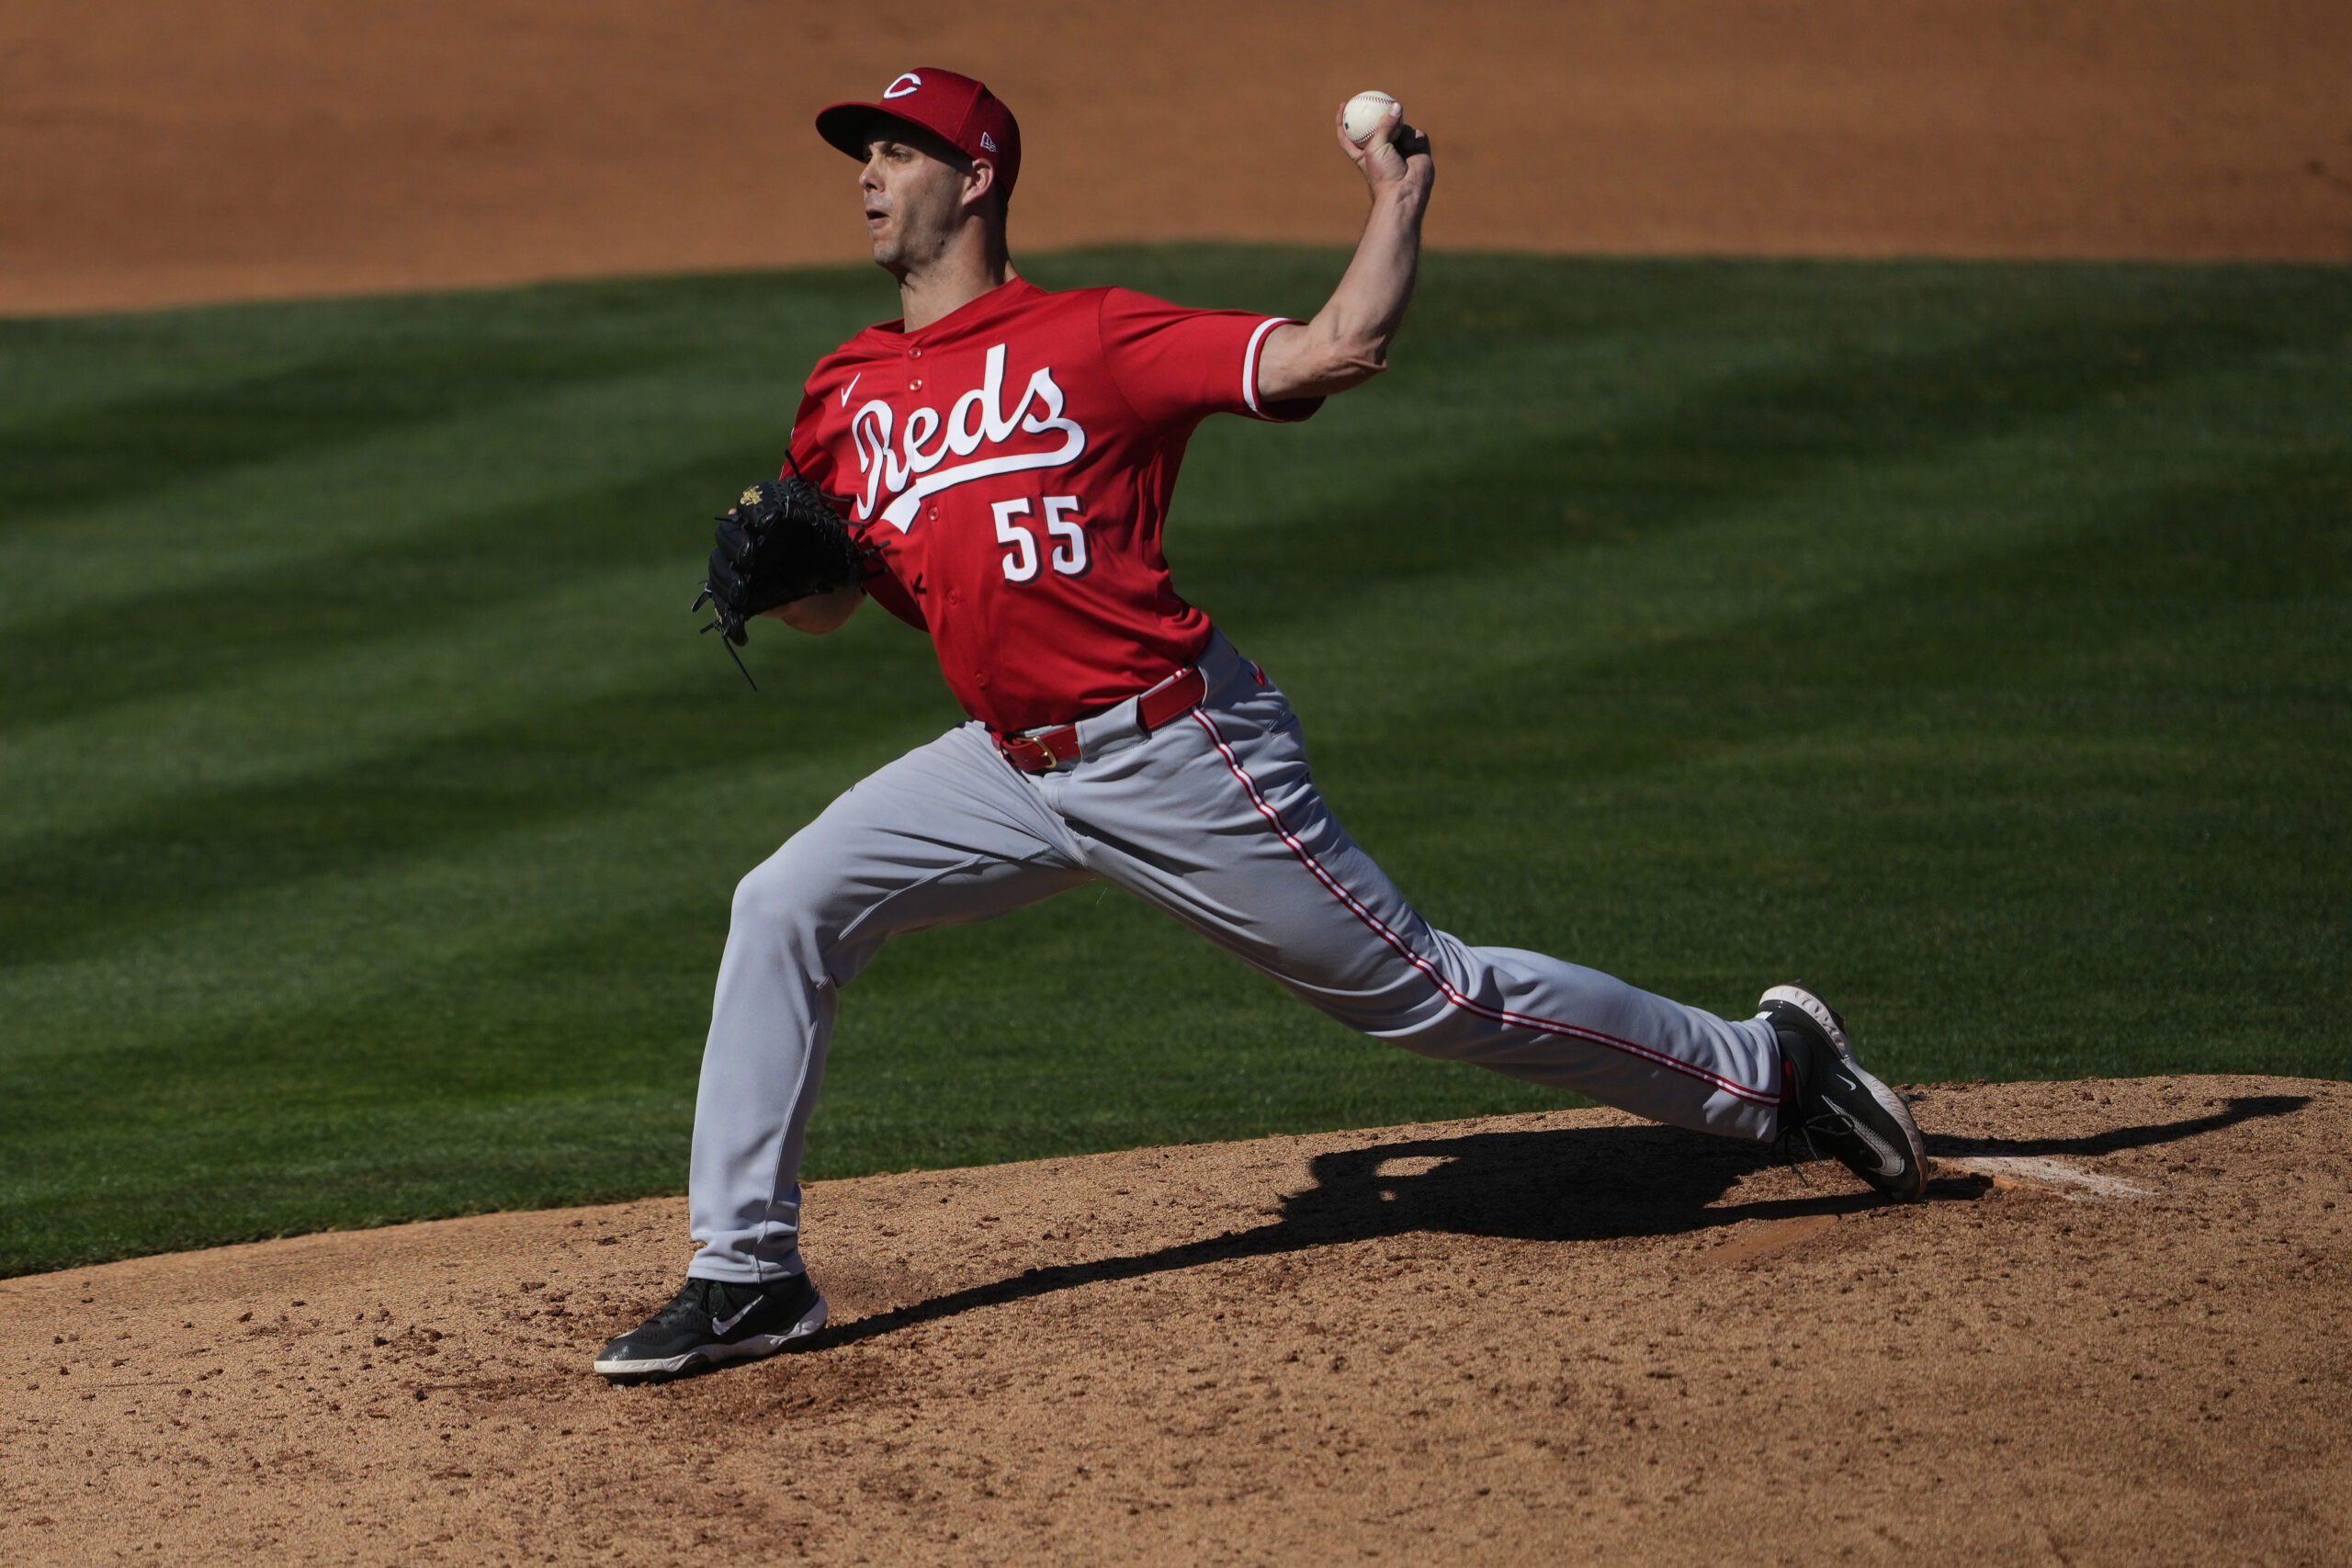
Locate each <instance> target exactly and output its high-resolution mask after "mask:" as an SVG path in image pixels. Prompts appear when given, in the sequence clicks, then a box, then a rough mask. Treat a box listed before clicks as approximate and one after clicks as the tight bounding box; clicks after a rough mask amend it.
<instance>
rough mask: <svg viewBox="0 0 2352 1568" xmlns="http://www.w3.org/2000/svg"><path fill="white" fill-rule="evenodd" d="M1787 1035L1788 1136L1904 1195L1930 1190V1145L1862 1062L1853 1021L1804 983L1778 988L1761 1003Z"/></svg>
mask: <svg viewBox="0 0 2352 1568" xmlns="http://www.w3.org/2000/svg"><path fill="white" fill-rule="evenodd" d="M1757 1010H1758V1015H1759V1016H1760V1017H1763V1018H1765V1019H1769V1020H1770V1021H1771V1024H1772V1032H1774V1033H1775V1034H1778V1035H1779V1036H1780V1038H1781V1068H1782V1070H1783V1072H1784V1073H1785V1074H1786V1076H1787V1081H1788V1086H1789V1088H1788V1096H1787V1099H1786V1100H1783V1101H1782V1102H1781V1126H1782V1134H1781V1135H1782V1136H1783V1137H1786V1138H1788V1139H1790V1140H1791V1141H1792V1143H1793V1144H1795V1145H1798V1146H1800V1147H1804V1148H1808V1149H1810V1150H1812V1151H1813V1153H1814V1155H1815V1157H1816V1158H1817V1157H1819V1156H1822V1155H1828V1156H1833V1157H1834V1158H1836V1159H1838V1160H1840V1161H1842V1162H1843V1163H1844V1164H1845V1166H1846V1168H1848V1169H1849V1170H1851V1171H1852V1172H1853V1173H1854V1174H1855V1175H1856V1176H1859V1177H1860V1178H1861V1179H1863V1180H1864V1181H1867V1182H1869V1183H1870V1184H1871V1186H1872V1187H1875V1188H1877V1189H1878V1190H1880V1191H1882V1192H1883V1193H1885V1194H1886V1195H1887V1196H1888V1197H1890V1198H1893V1199H1895V1200H1896V1201H1902V1202H1909V1201H1914V1200H1917V1199H1919V1198H1924V1197H1926V1196H1927V1192H1928V1149H1927V1145H1925V1144H1923V1143H1921V1142H1920V1140H1919V1124H1918V1123H1917V1122H1914V1121H1912V1120H1911V1112H1910V1111H1909V1110H1908V1109H1906V1108H1905V1105H1904V1103H1903V1100H1902V1099H1901V1098H1900V1097H1899V1096H1897V1095H1896V1094H1895V1092H1894V1090H1893V1089H1889V1088H1887V1087H1886V1086H1885V1085H1884V1084H1883V1083H1881V1082H1879V1081H1878V1079H1876V1078H1874V1077H1871V1075H1870V1074H1868V1073H1866V1072H1864V1071H1862V1068H1861V1064H1860V1063H1859V1062H1857V1061H1855V1060H1854V1048H1853V1047H1852V1046H1851V1045H1850V1044H1849V1043H1847V1040H1846V1021H1845V1020H1844V1019H1842V1018H1840V1017H1838V1014H1837V1012H1836V1011H1835V1010H1832V1009H1831V1007H1830V1006H1829V1004H1828V1003H1827V1002H1825V1001H1823V1000H1822V999H1821V998H1819V997H1816V996H1815V995H1814V994H1813V993H1812V992H1811V991H1808V990H1806V989H1805V988H1804V987H1802V986H1775V987H1772V988H1771V989H1770V990H1769V991H1767V992H1765V993H1764V996H1763V999H1762V1000H1760V1001H1758V1003H1757Z"/></svg>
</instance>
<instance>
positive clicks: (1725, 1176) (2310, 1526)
mask: <svg viewBox="0 0 2352 1568" xmlns="http://www.w3.org/2000/svg"><path fill="white" fill-rule="evenodd" d="M1917 1107H1918V1111H1919V1115H1920V1119H1921V1121H1922V1122H1923V1123H1924V1124H1925V1125H1926V1126H1927V1128H1928V1131H1929V1134H1930V1137H1931V1144H1932V1146H1933V1147H1934V1149H1935V1151H1936V1152H1937V1154H1938V1155H1939V1159H1940V1161H1941V1169H1940V1173H1939V1178H1938V1179H1937V1180H1936V1182H1935V1184H1934V1188H1933V1191H1932V1199H1931V1201H1929V1202H1928V1203H1926V1204H1924V1205H1919V1206H1914V1207H1908V1208H1889V1207H1884V1206H1882V1205H1880V1204H1878V1203H1876V1202H1875V1201H1871V1200H1869V1199H1868V1198H1867V1197H1865V1196H1864V1195H1863V1194H1861V1193H1860V1190H1859V1189H1858V1187H1857V1185H1856V1184H1855V1183H1853V1182H1851V1181H1850V1180H1849V1179H1846V1178H1845V1177H1844V1175H1843V1173H1842V1172H1838V1171H1835V1170H1834V1168H1824V1167H1819V1166H1815V1167H1810V1168H1806V1169H1805V1170H1804V1172H1802V1173H1800V1172H1795V1171H1792V1170H1790V1169H1788V1168H1781V1167H1777V1166H1774V1165H1772V1164H1770V1162H1769V1161H1768V1160H1766V1159H1765V1158H1763V1157H1762V1156H1760V1155H1758V1153H1757V1152H1755V1151H1754V1150H1752V1149H1751V1148H1749V1147H1747V1146H1745V1145H1732V1144H1728V1143H1719V1142H1715V1141H1713V1140H1708V1139H1703V1138H1700V1137H1696V1136H1693V1135H1690V1134H1679V1133H1673V1132H1668V1131H1665V1130H1661V1129H1658V1128H1654V1127H1649V1126H1645V1125H1643V1124H1640V1123H1637V1122H1631V1121H1629V1120H1628V1119H1626V1118H1624V1117H1622V1116H1619V1115H1617V1114H1615V1113H1612V1112H1606V1111H1573V1112H1561V1113H1556V1114H1551V1115H1540V1116H1527V1117H1515V1118H1508V1119H1502V1120H1497V1121H1490V1122H1464V1123H1447V1124H1440V1125H1432V1126H1423V1127H1408V1128H1400V1129H1393V1130H1389V1131H1385V1132H1375V1133H1358V1134H1330V1135H1327V1136H1317V1137H1304V1138H1278V1139H1272V1140H1269V1141H1266V1142H1261V1143H1250V1144H1228V1145H1204V1146H1193V1147H1184V1148H1172V1149H1151V1150H1143V1151H1138V1152H1136V1153H1132V1154H1121V1155H1106V1156H1098V1157H1094V1158H1088V1159H1070V1160H1057V1161H1049V1162H1043V1163H1038V1164H1033V1165H1020V1166H1005V1167H999V1168H991V1169H984V1170H963V1171H944V1172H932V1173H919V1174H910V1175H899V1176H883V1177H873V1178H868V1179H862V1180H856V1181H838V1182H828V1183H823V1184H820V1185H819V1186H816V1187H814V1188H813V1189H812V1190H811V1194H810V1210H811V1219H812V1224H814V1226H815V1227H816V1229H815V1235H816V1238H817V1239H816V1240H815V1242H814V1243H813V1244H812V1247H811V1256H812V1259H813V1263H814V1267H815V1269H816V1271H817V1275H818V1278H819V1279H820V1281H821V1282H822V1283H823V1284H824V1285H825V1286H826V1288H827V1289H828V1291H829V1292H831V1295H832V1297H833V1300H834V1303H835V1305H836V1308H837V1314H836V1325H837V1326H836V1327H835V1328H834V1329H833V1330H831V1331H829V1334H828V1337H827V1338H826V1339H825V1340H824V1341H822V1342H821V1344H820V1348H816V1349H814V1350H811V1351H809V1352H808V1353H806V1354H801V1355H797V1356H792V1357H788V1358H784V1359H778V1360H775V1361H770V1362H765V1363H762V1364H759V1365H756V1366H752V1367H744V1368H737V1369H733V1370H730V1371H725V1372H721V1373H718V1374H715V1375H712V1376H708V1377H704V1378H698V1379H694V1380H690V1381H687V1382H680V1383H673V1384H669V1385H653V1386H645V1387H638V1388H621V1389H613V1388H607V1387H606V1386H605V1384H604V1383H603V1382H601V1381H599V1380H597V1379H595V1378H594V1377H592V1376H590V1375H588V1374H587V1372H586V1370H585V1364H586V1361H587V1359H588V1358H589V1356H590V1354H591V1353H592V1352H593V1351H594V1348H595V1347H596V1346H597V1345H598V1344H599V1343H600V1342H601V1341H602V1340H603V1338H604V1337H605V1336H606V1335H608V1334H609V1333H611V1332H613V1331H614V1330H615V1329H616V1327H618V1326H621V1325H626V1324H628V1323H629V1322H632V1321H634V1320H635V1318H636V1317H637V1316H638V1314H640V1313H641V1312H643V1311H645V1310H646V1309H647V1308H649V1307H650V1306H651V1305H652V1304H654V1303H656V1302H658V1301H659V1300H660V1299H661V1298H662V1296H664V1295H666V1294H667V1292H668V1291H669V1289H670V1288H671V1287H672V1286H673V1284H674V1282H675V1280H676V1279H677V1277H678V1275H679V1274H680V1272H681V1269H682V1267H683V1265H684V1261H685V1259H686V1257H687V1251H686V1247H685V1245H684V1242H683V1240H682V1234H681V1233H682V1221H681V1210H682V1205H681V1204H679V1203H678V1202H676V1201H649V1202H642V1203H634V1204H626V1205H622V1206H619V1207H615V1208H606V1209H594V1210H585V1211H576V1212H571V1213H535V1214H511V1215H498V1216H492V1217H489V1218H484V1219H474V1220H459V1221H450V1222H445V1223H441V1224H425V1225H413V1226H406V1227H402V1228H400V1229H397V1230H390V1231H379V1232H373V1233H366V1234H358V1235H351V1234H344V1235H321V1236H308V1237H302V1238H300V1239H295V1240H289V1241H282V1242H271V1243H266V1244H262V1245H258V1246H254V1247H232V1248H227V1249H224V1250H221V1251H218V1252H211V1253H201V1254H193V1255H187V1256H181V1257H172V1258H147V1259H142V1260H140V1261H136V1262H130V1263H122V1264H116V1265H111V1266H109V1267H106V1268H101V1269H84V1270H79V1271H75V1272H73V1273H66V1274H56V1275H49V1276H43V1277H40V1278H33V1279H21V1280H9V1281H5V1282H0V1355H5V1357H6V1368H5V1371H6V1374H7V1376H9V1377H10V1378H12V1379H14V1380H15V1382H16V1386H15V1387H14V1388H13V1389H11V1390H10V1393H9V1397H8V1400H7V1404H6V1416H5V1421H6V1426H5V1428H0V1430H5V1433H6V1453H7V1456H8V1463H7V1465H6V1467H5V1470H0V1559H4V1560H6V1561H7V1562H25V1563H79V1562H91V1563H98V1562H107V1563H111V1562H121V1561H134V1562H135V1561H143V1560H155V1561H168V1562H252V1561H257V1560H258V1561H270V1562H357V1563H391V1562H464V1563H493V1562H564V1563H571V1562H649V1563H650V1562H684V1561H700V1560H702V1559H701V1558H699V1557H698V1556H693V1557H690V1555H689V1554H690V1553H695V1552H699V1551H703V1550H706V1549H707V1550H712V1551H715V1552H716V1555H715V1556H714V1557H713V1558H711V1559H710V1560H712V1561H718V1562H771V1561H786V1560H797V1559H799V1558H803V1557H805V1558H808V1559H810V1560H813V1561H818V1562H843V1563H848V1562H875V1563H889V1562H906V1563H936V1562H1069V1563H1105V1562H1170V1563H1178V1562H1183V1563H1190V1562H1203V1563H1206V1562H1272V1563H1327V1562H1363V1561H1367V1560H1376V1559H1384V1558H1385V1559H1389V1560H1396V1559H1400V1558H1401V1559H1407V1560H1411V1561H1443V1562H1479V1563H1494V1562H1529V1563H1535V1562H1583V1561H1587V1560H1593V1561H1611V1560H1622V1559H1628V1558H1631V1559H1634V1560H1637V1561H1640V1562H1645V1563H1681V1562H1690V1563H1708V1564H1719V1563H1723V1562H1757V1563H1770V1562H1823V1561H1838V1562H1927V1563H1938V1562H1950V1563H1963V1562H1966V1563H1982V1562H2053V1563H2071V1564H2086V1563H2118V1564H2123V1563H2130V1564H2134V1565H2145V1564H2152V1563H2188V1562H2211V1563H2223V1562H2227V1563H2233V1564H2242V1563H2251V1562H2261V1563H2281V1564H2285V1563H2308V1564H2313V1565H2317V1564H2322V1563H2331V1562H2344V1561H2345V1560H2346V1553H2347V1551H2352V1528H2347V1527H2352V1501H2347V1499H2352V1438H2347V1433H2352V1349H2347V1339H2346V1331H2347V1329H2352V1323H2347V1322H2346V1318H2347V1308H2352V1290H2347V1287H2352V1269H2347V1265H2352V1247H2347V1246H2346V1241H2345V1235H2344V1226H2345V1223H2346V1216H2347V1213H2352V1155H2348V1154H2347V1148H2352V1143H2347V1133H2352V1087H2347V1086H2346V1085H2342V1084H2335V1083H2313V1082H2301V1081H2290V1080H2282V1079H2275V1078H2157V1079H2144V1080H2132V1081H2121V1082H2117V1081H2105V1082H2099V1081H2094V1082H2089V1083H2084V1084H2057V1085H2052V1084H2027V1085H2005V1086H1992V1087H1985V1086H1978V1087H1973V1088H1934V1089H1926V1090H1922V1091H1919V1098H1918V1100H1917Z"/></svg>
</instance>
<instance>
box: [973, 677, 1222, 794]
mask: <svg viewBox="0 0 2352 1568" xmlns="http://www.w3.org/2000/svg"><path fill="white" fill-rule="evenodd" d="M1208 694H1209V682H1208V677H1207V676H1205V675H1204V674H1202V673H1201V671H1200V667H1199V666H1198V665H1195V666H1193V668H1192V669H1190V670H1187V671H1183V672H1182V674H1179V675H1173V676H1170V678H1169V679H1168V680H1166V681H1164V682H1160V683H1159V685H1157V686H1154V687H1153V688H1152V689H1151V690H1150V691H1148V692H1146V693H1145V694H1143V695H1142V696H1140V697H1138V698H1136V721H1137V722H1138V723H1139V724H1141V725H1142V727H1143V732H1144V733H1145V734H1146V735H1149V734H1150V733H1151V732H1152V731H1153V730H1155V729H1158V728H1160V727H1161V726H1162V725H1165V724H1167V723H1168V722H1169V721H1170V719H1177V718H1182V717H1183V716H1185V715H1186V714H1188V713H1190V712H1192V711H1193V709H1194V708H1196V707H1198V706H1200V705H1201V700H1202V699H1203V698H1204V697H1206V696H1207V695H1208ZM996 749H997V750H1000V751H1001V752H1003V753H1004V760H1005V761H1008V762H1010V763H1012V765H1013V766H1014V767H1016V768H1019V769H1020V770H1021V771H1022V772H1023V773H1051V772H1053V771H1054V769H1055V768H1056V767H1057V766H1058V765H1059V764H1061V763H1063V762H1075V761H1078V751H1079V747H1078V726H1076V725H1074V724H1065V725H1063V726H1062V727H1061V728H1059V729H1048V730H1046V732H1045V733H1044V734H1042V735H1000V736H997V737H996Z"/></svg>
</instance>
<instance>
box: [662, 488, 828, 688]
mask: <svg viewBox="0 0 2352 1568" xmlns="http://www.w3.org/2000/svg"><path fill="white" fill-rule="evenodd" d="M862 581H865V552H864V551H863V550H862V549H861V548H860V547H859V545H858V541H857V536H855V535H854V534H852V533H851V532H850V528H849V525H848V524H846V523H844V522H842V518H841V514H840V513H837V512H835V511H834V510H833V508H832V505H831V502H828V501H826V499H825V496H824V492H823V491H820V490H819V489H818V488H817V487H816V486H815V485H812V484H810V483H809V481H808V480H807V479H801V478H799V477H798V476H797V475H796V476H793V477H791V478H787V479H762V480H761V481H760V482H759V483H757V484H755V485H753V486H752V488H751V489H749V490H747V491H744V492H743V494H742V497H741V499H740V500H738V501H737V502H736V503H735V504H734V505H733V506H731V507H729V508H728V510H727V514H726V515H725V516H724V517H721V518H719V519H718V545H717V547H715V548H713V549H712V550H711V552H710V575H709V576H708V577H707V578H705V579H704V580H703V585H702V592H701V594H700V596H698V597H697V598H696V599H695V602H694V605H693V608H695V609H697V610H699V609H701V608H702V607H703V606H704V605H705V604H708V605H709V606H711V609H712V611H713V612H714V617H715V618H714V619H713V620H712V621H711V623H710V625H709V626H705V627H703V628H702V629H703V630H705V631H712V630H716V631H718V634H719V635H720V636H721V637H724V638H726V640H727V642H728V643H729V645H730V646H729V648H728V649H727V651H728V654H729V657H733V656H734V653H735V649H738V648H741V646H742V645H743V644H744V643H745V642H747V641H749V640H750V637H751V633H750V630H749V625H750V622H751V619H752V616H754V615H761V614H763V613H764V612H766V611H769V610H773V609H775V607H776V606H777V605H779V604H791V603H792V602H793V601H794V600H796V599H806V598H808V597H809V595H810V594H812V593H830V592H832V591H833V590H835V589H837V588H848V587H850V586H852V585H854V584H855V583H858V582H862ZM735 663H736V666H737V668H739V669H741V666H742V663H743V661H742V660H741V659H740V658H738V659H736V660H735ZM743 679H745V680H746V681H750V680H751V679H752V672H751V671H748V670H745V671H743ZM758 689H759V685H758V682H752V690H753V691H757V690H758Z"/></svg>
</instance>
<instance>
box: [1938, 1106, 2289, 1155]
mask: <svg viewBox="0 0 2352 1568" xmlns="http://www.w3.org/2000/svg"><path fill="white" fill-rule="evenodd" d="M2311 1102H2312V1097H2311V1096H2310V1095H2307V1094H2250V1095H2242V1096H2240V1097H2238V1098H2237V1099H2234V1100H2231V1101H2229V1103H2228V1104H2226V1105H2224V1106H2223V1107H2222V1109H2221V1110H2219V1111H2214V1112H2213V1113H2212V1114H2211V1115H2210V1116H2192V1117H2190V1118H2188V1120H2187V1121H2183V1122H2157V1123H2155V1124H2154V1126H2148V1127H2116V1128H2113V1129H2110V1130H2109V1131H2108V1132H2105V1133H2093V1134H2089V1135H2088V1136H2086V1137H2081V1138H1946V1137H1938V1136H1936V1135H1934V1134H1929V1135H1928V1155H1929V1156H1943V1157H1944V1158H1946V1159H1953V1158H1958V1157H1959V1156H1962V1155H2082V1156H2094V1155H2112V1154H2120V1153H2122V1152H2123V1151H2124V1150H2125V1149H2144V1148H2148V1147H2150V1146H2152V1145H2156V1144H2177V1143H2178V1142H2180V1141H2181V1140H2182V1139H2183V1138H2194V1137H2196V1136H2198V1135H2199V1134H2203V1133H2218V1132H2220V1131H2221V1130H2222V1128H2224V1127H2234V1126H2236V1125H2237V1124H2238V1123H2239V1122H2252V1121H2254V1120H2256V1118H2258V1117H2264V1116H2291V1115H2293V1114H2294V1113H2295V1112H2296V1111H2301V1109H2302V1108H2303V1107H2304V1106H2306V1105H2309V1104H2310V1103H2311Z"/></svg>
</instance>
